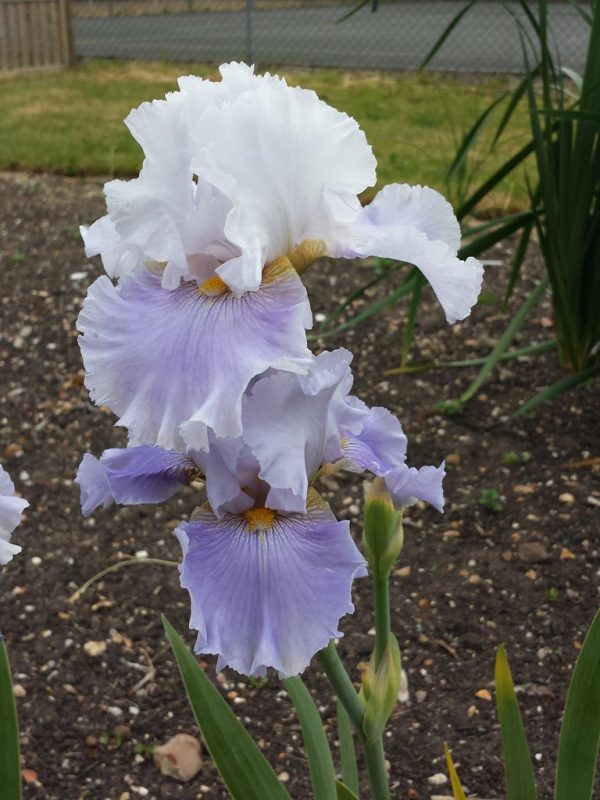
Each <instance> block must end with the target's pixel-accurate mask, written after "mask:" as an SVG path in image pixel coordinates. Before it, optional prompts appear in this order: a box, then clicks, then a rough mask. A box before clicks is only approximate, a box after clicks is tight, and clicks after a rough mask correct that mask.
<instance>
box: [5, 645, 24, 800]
mask: <svg viewBox="0 0 600 800" xmlns="http://www.w3.org/2000/svg"><path fill="white" fill-rule="evenodd" d="M0 786H1V787H2V796H3V797H6V798H10V800H20V798H21V762H20V759H19V725H18V722H17V706H16V703H15V696H14V694H13V690H12V680H11V677H10V666H9V663H8V653H7V652H6V644H5V643H4V639H3V638H2V634H0Z"/></svg>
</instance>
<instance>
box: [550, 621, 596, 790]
mask: <svg viewBox="0 0 600 800" xmlns="http://www.w3.org/2000/svg"><path fill="white" fill-rule="evenodd" d="M599 741H600V611H598V612H597V613H596V616H595V617H594V621H593V622H592V624H591V626H590V628H589V630H588V632H587V635H586V637H585V641H584V643H583V647H582V648H581V652H580V653H579V658H578V659H577V663H576V664H575V670H574V672H573V677H572V678H571V685H570V686H569V692H568V694H567V702H566V705H565V715H564V718H563V723H562V727H561V731H560V740H559V745H558V762H557V767H556V789H555V795H554V797H555V800H591V797H592V792H593V790H594V775H595V772H596V760H597V756H598V743H599Z"/></svg>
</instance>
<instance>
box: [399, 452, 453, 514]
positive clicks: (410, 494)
mask: <svg viewBox="0 0 600 800" xmlns="http://www.w3.org/2000/svg"><path fill="white" fill-rule="evenodd" d="M445 475H446V471H445V464H444V463H443V462H442V464H440V466H439V467H433V466H427V467H421V468H420V469H416V468H415V467H408V466H407V465H406V464H402V465H400V466H398V467H396V468H395V469H393V470H392V471H391V472H389V473H388V474H387V475H385V476H384V481H385V485H386V486H387V489H388V491H389V493H390V494H391V495H392V499H393V501H394V505H395V506H396V508H403V507H404V506H410V505H412V504H413V503H415V502H416V501H417V500H423V502H425V503H429V505H430V506H433V507H434V508H435V509H437V510H438V511H440V512H442V511H443V510H444V491H443V487H442V484H443V481H444V476H445Z"/></svg>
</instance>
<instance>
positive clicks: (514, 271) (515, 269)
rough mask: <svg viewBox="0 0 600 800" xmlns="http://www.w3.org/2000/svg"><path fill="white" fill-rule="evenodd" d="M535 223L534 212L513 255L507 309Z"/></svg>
mask: <svg viewBox="0 0 600 800" xmlns="http://www.w3.org/2000/svg"><path fill="white" fill-rule="evenodd" d="M534 223H535V213H534V214H532V215H531V218H530V219H529V220H528V221H527V222H526V223H525V225H524V226H523V230H522V231H521V235H520V236H519V244H518V245H517V247H516V250H515V254H514V256H513V263H512V267H511V268H510V275H509V276H508V284H507V286H506V291H505V292H504V310H506V307H507V306H508V301H509V300H510V297H511V295H512V292H513V289H514V288H515V283H516V282H517V278H518V277H519V274H520V272H521V265H522V264H523V260H524V258H525V253H526V252H527V247H528V245H529V240H530V239H531V232H532V230H533V225H534Z"/></svg>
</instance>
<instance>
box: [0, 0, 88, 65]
mask: <svg viewBox="0 0 600 800" xmlns="http://www.w3.org/2000/svg"><path fill="white" fill-rule="evenodd" d="M73 61H74V50H73V33H72V27H71V8H70V0H0V71H4V72H7V71H13V70H18V71H25V70H36V69H48V68H55V67H66V66H70V65H71V64H73Z"/></svg>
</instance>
